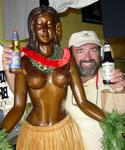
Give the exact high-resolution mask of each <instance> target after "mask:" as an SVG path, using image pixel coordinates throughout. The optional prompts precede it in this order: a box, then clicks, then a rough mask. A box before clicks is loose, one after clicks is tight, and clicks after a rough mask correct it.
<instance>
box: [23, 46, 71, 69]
mask: <svg viewBox="0 0 125 150" xmlns="http://www.w3.org/2000/svg"><path fill="white" fill-rule="evenodd" d="M21 51H22V52H24V54H25V56H27V57H29V58H31V59H32V60H34V61H36V62H37V63H39V64H41V65H44V66H46V67H51V68H58V67H62V66H64V65H66V64H67V63H68V62H69V59H70V52H69V49H68V48H64V55H63V57H62V59H58V60H52V59H48V58H46V57H44V56H42V55H40V54H38V53H37V52H35V51H33V50H30V49H29V48H26V47H24V48H22V49H21Z"/></svg>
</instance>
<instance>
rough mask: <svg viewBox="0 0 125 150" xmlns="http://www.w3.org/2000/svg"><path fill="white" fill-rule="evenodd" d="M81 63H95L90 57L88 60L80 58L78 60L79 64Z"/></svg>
mask: <svg viewBox="0 0 125 150" xmlns="http://www.w3.org/2000/svg"><path fill="white" fill-rule="evenodd" d="M82 63H94V64H95V60H93V59H90V60H81V61H80V62H79V64H80V65H81V64H82Z"/></svg>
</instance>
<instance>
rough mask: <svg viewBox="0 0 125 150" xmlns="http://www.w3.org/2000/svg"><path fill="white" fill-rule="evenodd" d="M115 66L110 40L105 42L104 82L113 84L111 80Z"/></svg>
mask: <svg viewBox="0 0 125 150" xmlns="http://www.w3.org/2000/svg"><path fill="white" fill-rule="evenodd" d="M114 68H115V63H114V59H113V57H112V51H111V46H110V44H109V43H108V42H105V44H104V58H103V60H102V71H103V83H104V84H113V83H112V82H111V81H110V78H111V73H112V71H113V70H114Z"/></svg>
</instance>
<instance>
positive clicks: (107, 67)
mask: <svg viewBox="0 0 125 150" xmlns="http://www.w3.org/2000/svg"><path fill="white" fill-rule="evenodd" d="M114 69H115V64H114V63H112V62H105V63H103V64H102V71H103V80H108V81H109V80H110V78H111V73H112V71H113V70H114Z"/></svg>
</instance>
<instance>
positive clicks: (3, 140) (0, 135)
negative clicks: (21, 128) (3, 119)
mask: <svg viewBox="0 0 125 150" xmlns="http://www.w3.org/2000/svg"><path fill="white" fill-rule="evenodd" d="M0 150H13V147H12V145H11V144H10V143H9V141H8V140H7V133H6V132H5V131H4V130H0Z"/></svg>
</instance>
